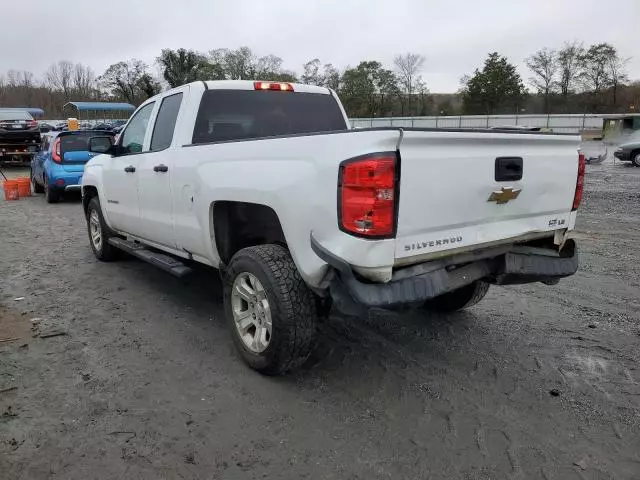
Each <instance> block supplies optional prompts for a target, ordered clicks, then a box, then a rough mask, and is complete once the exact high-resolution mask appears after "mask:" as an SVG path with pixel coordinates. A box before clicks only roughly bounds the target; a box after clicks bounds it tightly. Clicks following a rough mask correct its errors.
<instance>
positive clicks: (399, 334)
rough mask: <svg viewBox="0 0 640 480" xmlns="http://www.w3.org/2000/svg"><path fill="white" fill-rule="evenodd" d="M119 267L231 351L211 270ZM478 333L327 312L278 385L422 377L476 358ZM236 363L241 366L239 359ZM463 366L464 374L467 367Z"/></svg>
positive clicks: (434, 319)
mask: <svg viewBox="0 0 640 480" xmlns="http://www.w3.org/2000/svg"><path fill="white" fill-rule="evenodd" d="M121 266H122V268H124V269H126V270H129V272H127V273H123V274H122V275H123V276H128V277H130V279H131V280H133V281H135V283H138V282H144V284H145V285H147V286H149V287H151V288H153V289H154V290H155V291H156V292H157V294H158V295H159V296H160V297H162V298H166V299H168V300H169V301H170V302H171V303H175V304H177V305H183V306H184V308H188V312H185V319H186V320H187V321H188V322H191V323H192V324H193V325H194V326H198V327H200V328H202V329H204V330H205V332H203V333H204V334H205V335H211V336H212V337H216V338H215V340H214V341H215V343H216V344H218V343H221V342H224V343H226V344H227V345H228V347H229V349H233V348H234V347H233V346H232V342H231V338H230V335H229V332H228V331H227V325H226V321H225V319H224V311H223V310H224V309H223V303H222V282H221V280H220V278H219V276H218V272H217V271H216V270H214V269H211V268H207V267H201V266H196V267H195V269H194V272H193V273H192V274H191V275H189V276H188V277H186V278H184V279H176V278H173V277H171V276H169V275H166V274H164V273H162V272H158V271H157V270H156V269H155V267H153V266H151V265H147V264H145V263H144V262H141V261H139V260H137V259H134V258H132V257H128V259H127V260H126V261H125V262H122V263H121ZM211 319H212V320H213V321H211ZM483 328H484V327H483V326H482V322H481V321H479V320H478V317H477V315H476V314H474V313H472V312H457V313H454V314H448V315H443V314H435V313H429V312H426V311H420V310H408V311H405V312H394V311H386V310H381V309H380V310H370V311H369V312H368V314H367V315H364V316H360V317H353V316H345V315H342V314H340V313H338V312H335V311H332V312H331V315H330V316H329V317H328V318H324V319H321V320H320V322H319V325H318V335H317V339H316V346H315V349H314V351H313V352H312V354H311V356H310V358H309V360H308V361H307V362H306V363H305V364H304V365H303V366H302V367H301V368H300V369H299V370H298V371H297V372H292V373H290V374H289V375H287V376H284V377H282V378H281V379H280V380H279V381H281V382H283V383H285V384H286V383H289V382H292V383H296V384H298V385H299V384H300V383H301V382H302V383H305V382H306V380H305V379H307V378H311V379H313V378H317V377H319V376H322V377H332V378H334V380H336V381H344V382H347V381H349V379H350V378H353V375H354V372H362V371H371V370H372V369H375V370H378V371H379V373H383V374H387V373H392V372H398V375H400V376H402V375H403V373H402V372H403V371H406V370H407V369H413V368H417V369H418V370H420V371H422V372H423V373H426V372H427V371H433V369H434V368H437V365H445V364H447V363H449V364H452V363H455V362H454V361H453V359H452V358H450V357H451V355H452V354H453V353H455V355H456V356H468V357H474V356H477V352H475V353H474V352H473V351H472V350H473V348H477V345H474V344H473V342H470V341H469V339H470V338H471V337H472V336H473V335H477V334H478V333H479V332H477V331H474V330H482V329H483ZM480 334H481V335H482V333H481V332H480ZM496 341H498V342H499V339H496ZM237 361H238V362H241V360H240V358H239V357H237ZM464 363H465V366H464V368H465V369H466V368H467V367H468V366H469V364H468V362H466V361H465V362H464ZM471 365H473V363H472V362H471ZM395 374H396V373H393V375H395ZM311 381H313V380H311Z"/></svg>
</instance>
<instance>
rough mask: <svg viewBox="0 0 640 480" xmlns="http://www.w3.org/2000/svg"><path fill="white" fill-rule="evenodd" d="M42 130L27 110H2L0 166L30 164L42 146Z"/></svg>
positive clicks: (0, 122) (0, 117)
mask: <svg viewBox="0 0 640 480" xmlns="http://www.w3.org/2000/svg"><path fill="white" fill-rule="evenodd" d="M40 141H41V139H40V128H39V127H38V122H36V121H35V120H34V119H33V117H32V116H31V114H29V112H27V111H25V110H13V109H6V110H5V109H2V110H0V165H2V164H7V163H25V162H26V163H28V162H29V160H30V159H31V157H32V156H33V154H34V153H35V152H36V151H37V150H38V148H39V145H40Z"/></svg>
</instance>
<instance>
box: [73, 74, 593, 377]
mask: <svg viewBox="0 0 640 480" xmlns="http://www.w3.org/2000/svg"><path fill="white" fill-rule="evenodd" d="M111 142H112V140H111V138H109V137H93V138H92V139H90V141H89V143H90V150H91V151H92V152H95V153H101V155H98V156H96V157H94V158H93V159H92V160H90V161H89V162H88V163H87V165H86V169H85V173H84V176H83V181H82V194H83V206H84V211H85V214H86V219H87V225H88V231H89V239H90V243H91V248H92V249H93V251H94V253H95V255H96V257H97V258H98V259H100V260H105V261H107V260H112V259H114V258H116V257H117V254H118V252H119V251H120V250H125V251H127V252H129V253H131V254H133V255H136V256H138V257H140V258H143V259H145V260H147V261H149V262H151V263H153V264H155V265H156V266H158V267H161V268H163V269H165V270H167V271H169V272H171V273H173V274H174V275H177V276H181V275H184V274H186V273H188V272H189V271H190V265H192V264H193V263H194V262H197V263H201V264H205V265H209V266H211V267H215V268H217V269H218V270H219V271H220V272H221V273H222V278H223V283H224V303H225V313H226V316H227V320H228V323H229V326H230V331H231V335H232V337H233V340H234V343H235V344H236V346H237V347H238V350H239V352H240V354H241V356H242V358H243V359H244V360H245V361H246V362H247V363H248V364H249V365H250V366H251V367H253V368H255V369H256V370H258V371H260V372H263V373H266V374H278V373H282V372H285V371H287V370H290V369H292V368H294V367H296V366H298V365H300V364H301V363H302V362H304V360H305V359H306V358H307V356H308V355H309V353H310V352H311V350H312V348H313V346H314V335H315V332H316V324H317V321H318V318H319V316H320V315H321V314H324V313H326V312H327V311H328V307H329V306H330V305H332V304H333V306H334V307H337V308H338V309H340V310H342V311H349V312H354V311H357V310H356V309H358V308H362V307H364V308H369V307H381V308H395V307H399V306H405V305H412V306H418V307H424V308H426V309H431V310H436V311H445V312H446V311H454V310H457V309H461V308H464V307H468V306H470V305H473V304H474V303H476V302H478V301H479V300H480V299H482V297H483V296H484V295H485V294H486V292H487V289H488V287H489V285H490V284H497V285H504V284H513V283H528V282H543V283H545V284H549V285H551V284H554V283H557V281H558V279H560V278H562V277H566V276H569V275H572V274H574V273H575V272H576V270H577V268H578V255H577V249H576V244H575V243H574V241H573V240H571V239H569V238H568V234H569V232H570V231H571V230H572V229H573V227H574V223H575V220H576V210H577V208H578V205H579V204H580V199H581V196H582V189H583V181H584V158H583V157H582V156H580V157H579V155H578V145H579V138H578V137H577V136H571V135H557V134H543V133H537V132H536V133H531V132H513V131H510V132H506V131H505V132H503V131H499V130H486V131H485V130H459V129H458V130H436V129H414V128H406V129H403V128H372V129H358V130H354V129H350V127H349V122H348V119H347V117H346V114H345V111H344V109H343V107H342V105H341V104H340V101H339V100H338V98H337V96H336V94H335V93H334V92H333V91H331V90H329V89H326V88H321V87H316V86H309V85H300V84H291V83H274V82H253V81H210V82H195V83H191V84H188V85H184V86H182V87H179V88H175V89H173V90H170V91H168V92H165V93H162V94H160V95H158V96H156V97H153V98H151V99H149V100H147V101H146V102H145V103H143V104H142V105H141V106H140V107H139V108H138V109H137V111H136V112H135V113H134V114H133V116H132V117H131V119H130V120H129V122H128V123H127V125H126V126H125V128H124V130H123V131H122V133H121V135H120V137H119V140H118V142H117V144H115V145H112V144H111Z"/></svg>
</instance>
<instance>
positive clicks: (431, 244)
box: [404, 237, 462, 252]
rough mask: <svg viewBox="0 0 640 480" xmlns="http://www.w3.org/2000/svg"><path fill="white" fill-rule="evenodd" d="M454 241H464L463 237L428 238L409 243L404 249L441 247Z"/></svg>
mask: <svg viewBox="0 0 640 480" xmlns="http://www.w3.org/2000/svg"><path fill="white" fill-rule="evenodd" d="M452 243H462V237H450V238H442V239H438V240H427V241H424V242H416V243H409V244H407V245H405V246H404V250H405V251H406V252H408V251H409V250H422V249H423V248H430V247H439V246H442V245H450V244H452Z"/></svg>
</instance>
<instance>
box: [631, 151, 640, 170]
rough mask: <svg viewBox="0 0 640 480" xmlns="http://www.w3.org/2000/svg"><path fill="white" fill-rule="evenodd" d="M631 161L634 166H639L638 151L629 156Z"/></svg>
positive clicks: (639, 155) (639, 154)
mask: <svg viewBox="0 0 640 480" xmlns="http://www.w3.org/2000/svg"><path fill="white" fill-rule="evenodd" d="M631 163H633V164H634V165H635V166H636V167H640V152H634V153H633V156H632V157H631Z"/></svg>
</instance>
